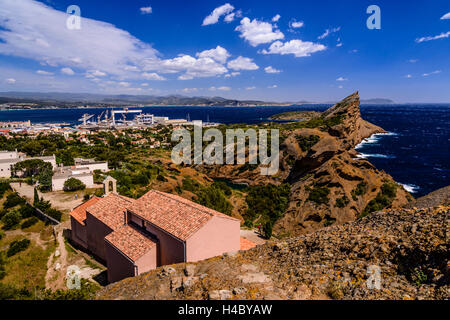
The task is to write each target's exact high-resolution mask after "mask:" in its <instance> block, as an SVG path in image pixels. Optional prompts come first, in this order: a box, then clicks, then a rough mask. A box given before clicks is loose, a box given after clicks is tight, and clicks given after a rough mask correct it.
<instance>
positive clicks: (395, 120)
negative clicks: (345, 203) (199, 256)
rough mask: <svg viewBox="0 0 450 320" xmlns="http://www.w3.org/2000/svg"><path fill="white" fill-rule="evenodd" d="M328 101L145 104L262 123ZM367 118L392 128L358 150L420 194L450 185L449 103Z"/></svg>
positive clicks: (59, 117) (381, 110) (370, 110)
mask: <svg viewBox="0 0 450 320" xmlns="http://www.w3.org/2000/svg"><path fill="white" fill-rule="evenodd" d="M328 107H329V105H300V106H291V107H143V108H140V109H143V111H144V112H146V113H152V114H154V115H156V116H168V117H169V118H190V119H191V120H203V121H207V120H209V121H211V122H220V123H249V124H250V123H259V122H262V121H264V120H266V119H267V118H268V117H270V116H271V115H274V114H277V113H280V112H287V111H296V110H316V111H323V110H325V109H326V108H328ZM102 111H103V109H68V110H65V109H51V110H24V111H1V112H0V121H8V120H10V121H15V120H28V119H29V120H31V122H32V123H36V122H67V123H70V124H76V123H78V121H77V120H78V119H79V118H80V117H81V115H82V114H84V113H89V114H97V115H99V114H100V113H101V112H102ZM361 113H362V116H363V118H364V119H366V120H368V121H369V122H372V123H374V124H377V125H379V126H381V127H382V128H384V129H385V130H387V131H389V134H387V135H377V136H373V137H372V138H370V139H367V140H366V141H365V142H363V143H362V144H361V145H360V146H358V147H357V150H358V151H359V152H360V153H361V157H364V158H367V159H369V160H370V161H371V162H372V163H373V164H374V165H375V166H376V167H377V168H379V169H382V170H384V171H386V172H387V173H389V174H390V175H391V176H393V177H394V179H395V180H396V181H397V182H399V183H402V184H404V185H405V187H406V188H407V189H408V190H409V191H411V192H413V194H414V195H415V196H416V197H418V196H422V195H425V194H427V193H429V192H431V191H433V190H436V189H438V188H441V187H444V186H447V185H450V160H449V159H450V105H448V104H446V105H436V104H435V105H426V104H417V105H413V104H411V105H362V106H361Z"/></svg>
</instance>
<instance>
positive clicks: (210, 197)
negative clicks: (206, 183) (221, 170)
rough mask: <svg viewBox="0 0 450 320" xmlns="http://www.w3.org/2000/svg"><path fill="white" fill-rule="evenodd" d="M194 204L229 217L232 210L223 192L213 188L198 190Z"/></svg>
mask: <svg viewBox="0 0 450 320" xmlns="http://www.w3.org/2000/svg"><path fill="white" fill-rule="evenodd" d="M196 202H197V203H199V204H201V205H203V206H205V207H208V208H211V209H214V210H216V211H219V212H222V213H225V214H227V215H231V211H232V210H233V206H232V205H231V203H230V202H229V201H228V200H227V198H226V197H225V194H224V193H223V191H222V190H221V189H219V188H216V187H214V186H210V187H204V188H202V189H200V191H198V192H197V199H196Z"/></svg>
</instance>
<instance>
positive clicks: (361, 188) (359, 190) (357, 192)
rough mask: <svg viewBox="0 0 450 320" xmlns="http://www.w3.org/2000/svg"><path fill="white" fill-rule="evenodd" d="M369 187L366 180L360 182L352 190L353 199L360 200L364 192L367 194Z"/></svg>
mask: <svg viewBox="0 0 450 320" xmlns="http://www.w3.org/2000/svg"><path fill="white" fill-rule="evenodd" d="M367 187H368V185H367V183H366V182H364V181H362V182H360V183H358V185H357V186H356V188H355V189H353V190H352V198H353V200H355V201H356V200H358V197H359V196H362V195H363V194H366V192H367Z"/></svg>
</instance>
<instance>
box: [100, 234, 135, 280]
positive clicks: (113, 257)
mask: <svg viewBox="0 0 450 320" xmlns="http://www.w3.org/2000/svg"><path fill="white" fill-rule="evenodd" d="M104 241H105V255H106V266H107V267H108V282H109V283H112V282H116V281H119V280H122V279H125V278H128V277H134V276H135V275H136V274H135V273H136V271H135V267H134V263H133V262H132V261H130V260H129V259H127V258H126V257H125V256H124V255H123V254H122V253H121V252H119V251H118V250H117V249H116V248H115V247H114V246H113V245H111V244H110V243H109V242H108V241H106V240H104Z"/></svg>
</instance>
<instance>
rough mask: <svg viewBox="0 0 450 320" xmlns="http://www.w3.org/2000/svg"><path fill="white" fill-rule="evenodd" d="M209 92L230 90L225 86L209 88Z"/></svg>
mask: <svg viewBox="0 0 450 320" xmlns="http://www.w3.org/2000/svg"><path fill="white" fill-rule="evenodd" d="M209 90H210V91H216V90H218V91H230V90H231V88H230V87H226V86H223V87H218V88H217V87H211V88H209Z"/></svg>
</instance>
